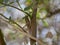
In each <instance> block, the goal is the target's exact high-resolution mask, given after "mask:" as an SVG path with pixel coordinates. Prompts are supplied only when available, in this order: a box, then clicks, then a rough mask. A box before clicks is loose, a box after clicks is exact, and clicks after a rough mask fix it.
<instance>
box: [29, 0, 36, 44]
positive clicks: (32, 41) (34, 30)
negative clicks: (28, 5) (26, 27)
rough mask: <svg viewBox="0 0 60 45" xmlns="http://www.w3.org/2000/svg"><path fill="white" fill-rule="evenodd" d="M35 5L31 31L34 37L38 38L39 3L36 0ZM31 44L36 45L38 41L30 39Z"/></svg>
mask: <svg viewBox="0 0 60 45" xmlns="http://www.w3.org/2000/svg"><path fill="white" fill-rule="evenodd" d="M33 1H34V4H33V9H32V10H33V13H32V18H31V30H30V33H31V35H32V36H34V37H35V38H36V34H37V33H36V30H37V25H36V14H37V2H36V0H33ZM30 44H31V45H36V41H35V40H32V39H30Z"/></svg>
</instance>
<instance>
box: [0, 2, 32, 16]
mask: <svg viewBox="0 0 60 45" xmlns="http://www.w3.org/2000/svg"><path fill="white" fill-rule="evenodd" d="M0 4H2V5H5V6H9V7H12V8H15V9H17V10H19V11H22V12H23V13H25V14H27V16H29V17H31V16H30V14H29V13H27V12H25V11H23V10H21V9H19V8H17V7H15V6H12V5H9V4H5V3H1V2H0Z"/></svg>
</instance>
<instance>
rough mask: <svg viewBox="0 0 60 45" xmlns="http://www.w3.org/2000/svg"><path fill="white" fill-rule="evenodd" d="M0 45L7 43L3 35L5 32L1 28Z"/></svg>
mask: <svg viewBox="0 0 60 45" xmlns="http://www.w3.org/2000/svg"><path fill="white" fill-rule="evenodd" d="M0 45H6V43H5V41H4V36H3V33H2V31H1V29H0Z"/></svg>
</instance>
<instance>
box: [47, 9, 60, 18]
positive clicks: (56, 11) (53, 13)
mask: <svg viewBox="0 0 60 45" xmlns="http://www.w3.org/2000/svg"><path fill="white" fill-rule="evenodd" d="M57 13H60V9H57V10H55V11H53V12H52V11H50V12H48V14H47V16H46V17H52V16H53V15H55V14H57Z"/></svg>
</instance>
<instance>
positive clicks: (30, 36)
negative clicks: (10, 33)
mask: <svg viewBox="0 0 60 45" xmlns="http://www.w3.org/2000/svg"><path fill="white" fill-rule="evenodd" d="M0 15H1V16H3V14H0ZM3 17H4V18H5V19H7V20H9V19H8V18H6V17H5V16H3ZM7 22H8V21H7ZM11 22H12V21H11ZM12 23H13V22H12ZM15 24H16V23H15ZM13 27H14V28H15V26H13ZM15 29H16V30H19V29H17V28H15ZM21 30H24V29H22V28H21ZM21 30H19V31H20V33H22V34H24V35H26V36H28V37H29V38H31V39H33V40H36V41H37V42H38V43H39V44H41V45H44V44H43V43H42V42H41V41H40V40H38V39H37V38H35V37H33V36H32V35H30V34H28V33H26V32H24V31H21Z"/></svg>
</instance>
